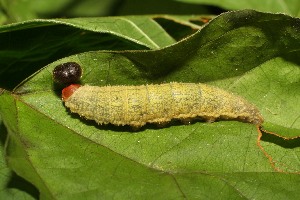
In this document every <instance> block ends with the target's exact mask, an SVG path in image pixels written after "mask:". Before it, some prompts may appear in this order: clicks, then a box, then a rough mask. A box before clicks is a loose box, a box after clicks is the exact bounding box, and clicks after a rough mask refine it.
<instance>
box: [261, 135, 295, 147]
mask: <svg viewBox="0 0 300 200" xmlns="http://www.w3.org/2000/svg"><path fill="white" fill-rule="evenodd" d="M261 140H262V141H264V142H269V143H273V144H276V145H278V146H281V147H282V148H286V149H295V148H299V147H300V138H295V139H290V140H287V139H284V138H281V137H278V136H276V135H274V134H269V133H266V132H262V137H261Z"/></svg>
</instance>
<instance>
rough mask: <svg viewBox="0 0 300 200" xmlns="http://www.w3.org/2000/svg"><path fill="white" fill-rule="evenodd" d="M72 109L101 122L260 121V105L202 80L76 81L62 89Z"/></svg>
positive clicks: (135, 123)
mask: <svg viewBox="0 0 300 200" xmlns="http://www.w3.org/2000/svg"><path fill="white" fill-rule="evenodd" d="M62 100H63V101H64V104H65V106H66V107H68V108H69V109H70V110H71V112H74V113H78V114H79V115H80V116H83V117H85V118H86V119H91V120H95V121H96V122H97V123H98V124H109V123H110V124H113V125H117V126H120V125H130V126H132V127H135V128H139V127H142V126H144V125H145V124H146V123H158V124H161V123H166V122H169V121H171V120H172V119H180V120H189V119H193V118H196V117H200V118H202V119H205V120H207V121H209V122H213V121H215V120H216V119H225V120H226V119H237V120H240V121H244V122H249V123H253V124H256V125H260V124H262V122H263V118H262V116H261V114H260V112H259V111H258V109H257V108H256V107H255V106H254V105H252V104H250V103H249V102H248V101H246V100H245V99H244V98H242V97H239V96H236V95H234V94H232V93H229V92H227V91H225V90H222V89H219V88H216V87H212V86H208V85H206V84H201V83H177V82H172V83H167V84H155V85H139V86H103V87H99V86H89V85H84V86H81V85H78V84H72V85H70V86H68V87H66V88H64V89H63V90H62Z"/></svg>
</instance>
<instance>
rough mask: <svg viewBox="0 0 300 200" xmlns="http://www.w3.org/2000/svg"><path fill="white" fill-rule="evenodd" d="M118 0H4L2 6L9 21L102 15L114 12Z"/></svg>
mask: <svg viewBox="0 0 300 200" xmlns="http://www.w3.org/2000/svg"><path fill="white" fill-rule="evenodd" d="M116 3H117V1H116V0H102V1H97V0H85V1H82V2H80V1H75V0H60V1H52V0H43V1H37V0H27V1H22V0H2V1H1V8H2V9H3V10H5V13H7V17H8V23H13V22H19V21H25V20H31V19H37V18H53V17H58V16H60V17H74V16H75V17H76V16H81V17H84V16H101V15H107V14H110V13H111V12H112V10H111V8H112V7H113V6H114V5H115V4H116Z"/></svg>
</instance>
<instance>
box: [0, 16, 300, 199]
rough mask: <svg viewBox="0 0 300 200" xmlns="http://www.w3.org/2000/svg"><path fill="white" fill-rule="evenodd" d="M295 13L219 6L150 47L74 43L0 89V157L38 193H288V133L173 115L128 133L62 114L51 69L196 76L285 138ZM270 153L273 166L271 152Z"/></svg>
mask: <svg viewBox="0 0 300 200" xmlns="http://www.w3.org/2000/svg"><path fill="white" fill-rule="evenodd" d="M299 23H300V20H299V19H297V18H292V17H289V16H286V15H282V14H266V13H259V12H255V11H237V12H230V13H225V14H222V15H220V16H218V17H217V18H215V19H213V20H212V21H211V22H210V23H209V24H207V25H206V26H205V27H204V28H202V29H201V30H199V31H198V32H196V33H195V34H193V35H191V36H190V37H187V38H185V39H183V40H182V41H180V42H178V43H175V44H173V45H171V46H168V47H165V48H161V49H158V50H150V51H145V50H142V51H139V50H135V51H93V52H84V53H80V54H75V55H72V56H69V57H64V58H62V59H60V60H57V61H55V62H53V63H50V64H49V65H47V66H46V67H45V68H43V69H42V70H40V71H38V72H37V73H36V74H34V75H33V76H31V77H29V78H28V79H27V80H25V81H24V82H23V83H22V84H20V85H19V87H17V88H16V89H15V90H14V92H13V93H12V94H10V93H9V92H4V93H3V94H2V95H1V96H0V105H1V106H0V113H1V115H2V117H3V119H4V121H5V123H6V125H7V127H8V130H9V133H10V135H11V137H10V138H9V140H8V142H7V143H8V148H7V154H8V163H9V166H10V167H11V168H12V169H13V170H14V171H16V172H17V173H18V174H19V175H21V176H22V177H24V178H25V179H26V180H28V181H29V182H31V183H33V184H34V185H35V186H36V187H37V188H38V189H39V191H40V194H41V198H65V199H73V198H75V197H76V199H98V198H99V197H101V198H103V199H111V198H115V199H145V198H149V199H153V198H155V199H171V198H172V199H175V198H176V199H184V198H187V199H192V198H200V199H218V198H223V199H297V198H298V197H299V195H300V192H299V189H298V188H299V183H300V176H299V175H298V173H299V172H300V166H299V163H298V160H297V159H295V157H299V148H300V147H299V142H298V143H297V142H294V143H292V144H291V143H290V142H289V141H295V140H297V139H294V140H280V142H278V138H279V139H280V137H278V136H281V137H285V136H286V135H285V134H286V133H285V132H282V130H283V129H280V128H276V129H273V131H276V134H277V135H278V136H276V137H273V138H269V137H266V136H268V135H269V134H265V133H263V137H262V138H261V135H260V131H259V130H258V129H257V127H255V126H254V125H252V124H247V123H242V122H238V121H220V122H215V123H203V122H199V121H196V122H194V123H192V124H191V125H188V126H187V125H182V124H181V123H180V122H173V123H171V124H169V125H168V126H166V127H163V128H157V127H156V126H155V125H147V126H145V127H144V128H143V129H141V130H140V131H138V132H133V131H132V129H131V128H130V127H117V126H112V125H108V126H100V125H97V124H96V123H94V122H93V121H87V120H85V119H84V118H80V117H79V116H78V115H76V114H71V113H69V111H68V110H67V109H66V108H65V107H64V105H63V103H62V101H61V99H60V93H61V89H62V88H61V87H59V86H58V85H55V84H54V83H53V80H52V70H53V69H54V67H55V66H56V65H58V64H61V63H64V62H68V61H74V62H77V63H79V64H80V65H81V66H82V68H83V72H84V75H83V77H82V80H81V82H82V84H90V85H99V86H101V85H108V84H110V85H139V84H146V83H161V82H170V81H177V82H205V83H208V84H211V85H215V86H218V87H220V88H223V89H226V90H229V91H232V92H233V93H236V94H237V95H240V96H243V97H245V98H246V99H247V100H248V101H250V102H252V103H253V104H255V105H256V106H257V107H258V108H259V110H260V111H261V113H262V115H263V116H264V118H265V123H264V124H263V127H262V128H263V129H265V130H268V128H270V126H269V125H270V124H275V125H278V126H280V127H285V128H286V129H288V130H290V131H291V132H292V133H293V136H292V137H293V138H295V137H299V134H300V131H299V129H300V122H299V120H298V119H299V114H298V115H297V113H300V110H299V109H300V106H299V102H300V101H299V99H300V92H299V91H300V86H299V82H300V73H299V66H300V64H299V61H298V57H299V50H298V49H299V44H300V36H299V26H298V24H299ZM278 107H279V108H278ZM293 130H294V131H293ZM257 144H259V146H258V145H257ZM284 156H286V157H284ZM278 158H279V159H281V158H282V159H281V160H280V161H281V163H280V166H276V165H274V162H273V161H274V160H275V161H277V160H278ZM281 166H285V167H284V168H283V167H281ZM276 170H278V171H279V172H278V171H276ZM281 172H286V173H281Z"/></svg>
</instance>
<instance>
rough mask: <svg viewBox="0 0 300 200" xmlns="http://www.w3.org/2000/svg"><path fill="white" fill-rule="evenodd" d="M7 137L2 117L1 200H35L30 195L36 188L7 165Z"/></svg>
mask: <svg viewBox="0 0 300 200" xmlns="http://www.w3.org/2000/svg"><path fill="white" fill-rule="evenodd" d="M6 135H7V131H6V128H5V126H4V124H3V123H2V119H1V116H0V199H6V200H10V199H34V198H32V197H31V196H30V195H29V194H30V193H31V194H33V193H34V192H36V191H34V190H35V189H34V187H32V186H31V185H30V184H28V183H27V182H25V181H24V180H23V179H22V178H20V177H18V176H16V175H15V174H14V173H13V171H12V170H11V169H9V168H8V166H7V164H6V161H5V156H4V154H5V151H4V146H5V145H4V143H5V139H6ZM25 191H26V192H28V193H29V194H28V193H26V192H25Z"/></svg>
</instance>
